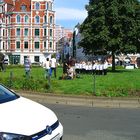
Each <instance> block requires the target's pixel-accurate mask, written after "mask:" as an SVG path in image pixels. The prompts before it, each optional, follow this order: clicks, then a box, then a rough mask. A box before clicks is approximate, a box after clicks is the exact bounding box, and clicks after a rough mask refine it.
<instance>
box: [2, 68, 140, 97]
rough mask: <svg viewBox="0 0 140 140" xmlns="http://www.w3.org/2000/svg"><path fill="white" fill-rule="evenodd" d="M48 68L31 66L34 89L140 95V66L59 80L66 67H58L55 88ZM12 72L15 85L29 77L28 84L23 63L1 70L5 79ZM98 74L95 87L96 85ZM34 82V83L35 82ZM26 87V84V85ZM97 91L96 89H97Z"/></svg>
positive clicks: (41, 90) (55, 91)
mask: <svg viewBox="0 0 140 140" xmlns="http://www.w3.org/2000/svg"><path fill="white" fill-rule="evenodd" d="M44 71H45V70H44V69H43V68H41V67H33V68H32V70H31V76H32V77H31V79H32V80H31V81H30V80H28V81H29V82H30V86H33V85H34V84H36V85H34V87H35V86H36V88H33V90H37V91H39V92H53V93H56V94H61V93H63V94H74V95H93V94H94V95H96V96H108V97H111V96H139V95H140V69H135V70H124V69H122V70H117V71H116V72H115V73H112V72H108V74H107V75H105V76H104V75H102V76H101V75H100V76H99V75H96V76H95V77H94V76H93V75H91V74H81V75H80V78H75V79H74V80H59V77H60V76H62V68H58V69H57V78H54V76H52V77H51V88H50V89H47V88H46V87H47V83H48V81H47V79H45V77H44ZM11 72H12V82H13V83H14V85H13V88H15V89H22V88H21V86H18V85H19V84H20V83H22V82H23V81H25V83H24V84H28V82H27V79H26V78H25V73H24V68H23V67H19V68H18V67H14V68H12V67H8V68H7V70H6V72H0V82H1V83H3V79H10V78H9V77H10V73H11ZM94 78H95V88H94ZM32 82H34V83H32ZM22 87H23V86H22ZM94 91H95V93H94Z"/></svg>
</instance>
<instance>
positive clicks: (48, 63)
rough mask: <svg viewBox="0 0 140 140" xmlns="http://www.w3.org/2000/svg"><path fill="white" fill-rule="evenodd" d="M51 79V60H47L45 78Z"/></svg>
mask: <svg viewBox="0 0 140 140" xmlns="http://www.w3.org/2000/svg"><path fill="white" fill-rule="evenodd" d="M49 77H50V61H49V58H47V59H46V62H45V78H46V79H47V78H49Z"/></svg>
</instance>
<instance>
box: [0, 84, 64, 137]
mask: <svg viewBox="0 0 140 140" xmlns="http://www.w3.org/2000/svg"><path fill="white" fill-rule="evenodd" d="M62 136H63V126H62V124H61V123H60V122H59V120H58V118H57V117H56V115H55V114H54V112H53V111H51V110H50V109H49V108H46V107H45V106H43V105H41V104H38V103H36V102H34V101H31V100H29V99H26V98H24V97H21V96H19V95H17V94H15V93H14V92H13V91H11V90H10V89H8V88H7V87H5V86H4V85H2V84H0V140H62Z"/></svg>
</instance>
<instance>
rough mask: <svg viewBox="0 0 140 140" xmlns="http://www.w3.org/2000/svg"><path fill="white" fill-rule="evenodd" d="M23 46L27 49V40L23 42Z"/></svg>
mask: <svg viewBox="0 0 140 140" xmlns="http://www.w3.org/2000/svg"><path fill="white" fill-rule="evenodd" d="M24 48H25V49H28V42H27V41H25V42H24Z"/></svg>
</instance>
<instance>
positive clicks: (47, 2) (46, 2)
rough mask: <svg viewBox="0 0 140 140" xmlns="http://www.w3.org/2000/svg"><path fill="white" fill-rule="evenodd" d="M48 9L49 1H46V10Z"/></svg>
mask: <svg viewBox="0 0 140 140" xmlns="http://www.w3.org/2000/svg"><path fill="white" fill-rule="evenodd" d="M48 9H49V3H48V2H46V10H48Z"/></svg>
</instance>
